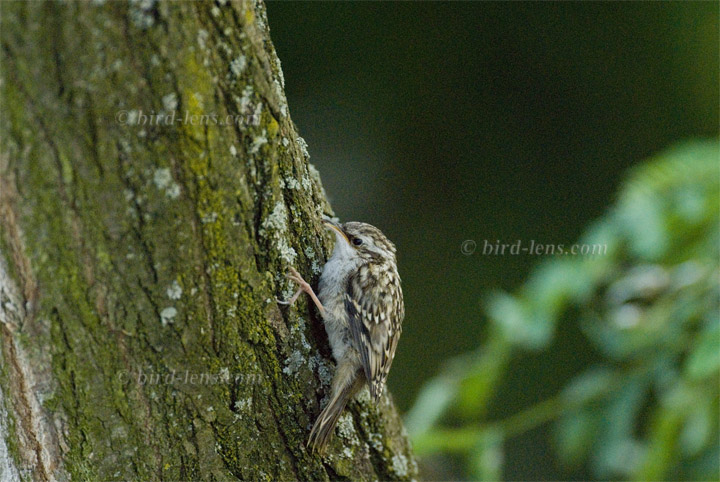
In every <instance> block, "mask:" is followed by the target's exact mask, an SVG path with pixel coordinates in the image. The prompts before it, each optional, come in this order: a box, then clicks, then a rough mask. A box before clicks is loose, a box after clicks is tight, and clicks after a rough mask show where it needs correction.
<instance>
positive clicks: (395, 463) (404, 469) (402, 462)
mask: <svg viewBox="0 0 720 482" xmlns="http://www.w3.org/2000/svg"><path fill="white" fill-rule="evenodd" d="M390 468H391V469H392V471H393V472H395V475H397V476H398V477H407V475H408V459H407V457H405V456H404V455H403V454H401V453H398V454H395V455H393V458H392V465H391V467H390Z"/></svg>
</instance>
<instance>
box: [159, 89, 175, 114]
mask: <svg viewBox="0 0 720 482" xmlns="http://www.w3.org/2000/svg"><path fill="white" fill-rule="evenodd" d="M162 104H163V109H165V111H166V112H171V111H174V110H175V109H177V106H178V98H177V94H176V93H175V92H170V93H169V94H167V95H164V96H163V98H162Z"/></svg>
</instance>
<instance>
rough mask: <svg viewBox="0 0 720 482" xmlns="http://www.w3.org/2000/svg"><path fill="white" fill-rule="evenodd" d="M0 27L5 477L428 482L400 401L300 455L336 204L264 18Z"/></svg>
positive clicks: (46, 21) (94, 15)
mask: <svg viewBox="0 0 720 482" xmlns="http://www.w3.org/2000/svg"><path fill="white" fill-rule="evenodd" d="M0 8H2V11H1V12H0V13H1V14H2V78H1V82H2V83H1V84H0V88H2V96H1V97H2V105H1V106H0V107H1V112H2V116H1V117H2V118H1V119H0V122H2V129H1V131H0V132H2V150H1V151H0V230H1V231H0V233H1V234H0V322H1V323H0V339H1V344H2V350H1V352H0V353H1V355H0V360H1V363H2V369H1V370H0V479H2V480H7V479H10V480H13V479H18V478H20V479H26V480H67V479H72V480H158V479H163V480H199V479H202V480H233V479H243V480H328V479H342V478H348V479H352V480H371V479H372V480H376V479H381V480H387V479H411V478H413V477H415V476H416V465H415V462H414V460H413V456H412V454H411V450H410V447H409V444H408V442H407V439H406V437H405V435H404V431H403V428H402V425H401V421H400V418H399V417H398V415H397V412H396V411H395V409H394V407H393V404H392V401H391V399H390V397H384V398H383V400H382V402H381V403H380V404H379V406H375V405H373V403H372V402H371V401H370V399H369V396H368V394H367V393H366V392H363V393H362V394H361V395H360V396H359V398H358V400H357V401H354V402H352V403H351V404H350V405H349V409H348V410H347V414H346V415H344V416H343V418H341V421H340V423H339V425H338V429H337V431H336V434H335V437H334V439H333V442H332V444H331V446H330V448H329V450H328V454H327V456H325V457H322V458H321V457H318V456H313V455H310V454H309V453H308V452H307V451H306V449H305V441H306V439H307V436H308V433H309V428H310V426H311V424H312V423H313V421H314V420H315V417H316V416H317V415H318V413H319V411H320V409H321V408H322V406H323V404H324V401H325V398H326V396H327V394H328V387H329V382H330V379H331V377H332V373H333V370H334V363H333V362H332V360H331V358H330V350H329V348H328V345H327V337H326V335H325V330H324V327H323V326H322V323H321V321H320V319H319V317H318V315H317V313H316V312H315V311H312V314H309V313H310V312H309V311H308V310H309V309H310V308H309V305H308V303H307V301H306V300H305V299H303V298H301V300H300V301H299V302H298V303H297V304H296V306H295V307H293V308H290V309H286V308H284V307H282V308H281V307H279V306H278V304H277V303H276V297H278V298H283V297H288V296H289V295H290V294H291V293H292V290H293V288H294V287H293V286H292V285H291V283H290V282H289V281H288V280H286V279H285V277H284V274H285V272H286V271H287V268H288V267H289V266H295V267H297V268H298V270H299V271H300V272H301V273H303V274H304V275H305V276H306V278H308V279H310V280H317V277H318V275H319V273H320V270H321V269H322V265H323V262H324V259H325V257H326V256H327V254H328V249H329V248H330V242H331V241H330V237H329V236H328V235H327V234H326V233H325V232H324V230H323V228H322V225H321V223H320V219H321V218H320V215H321V214H322V213H324V212H325V213H328V212H330V207H329V205H328V204H327V201H326V200H325V196H324V193H323V189H322V187H321V184H320V180H319V176H318V174H317V172H316V171H315V170H314V168H313V167H312V166H311V165H310V164H309V163H308V154H307V150H306V146H305V143H304V141H303V140H302V138H300V137H299V136H298V134H297V132H296V130H295V127H294V126H293V124H292V121H291V120H290V117H289V115H288V107H287V104H286V99H285V95H284V92H283V78H282V73H281V70H280V63H279V61H278V59H277V57H276V55H275V51H274V48H273V46H272V43H271V42H270V37H269V30H268V26H267V18H266V13H265V7H264V5H263V4H262V3H261V2H258V3H254V2H227V1H220V0H218V1H217V2H215V3H209V2H208V3H194V2H173V3H169V2H168V3H156V2H154V1H139V2H132V3H116V2H107V3H103V2H92V3H90V2H65V3H59V2H48V3H38V2H27V3H26V2H12V3H7V2H5V3H2V5H1V6H0ZM226 116H232V117H231V118H230V119H228V118H227V117H226ZM313 310H314V308H313Z"/></svg>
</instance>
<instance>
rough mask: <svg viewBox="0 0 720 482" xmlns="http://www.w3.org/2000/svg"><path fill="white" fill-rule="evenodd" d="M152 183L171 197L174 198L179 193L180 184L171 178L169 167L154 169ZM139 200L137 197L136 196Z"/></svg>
mask: <svg viewBox="0 0 720 482" xmlns="http://www.w3.org/2000/svg"><path fill="white" fill-rule="evenodd" d="M153 183H155V187H157V188H158V189H159V190H161V191H162V190H164V191H165V195H166V196H167V197H169V198H171V199H175V198H177V197H178V196H179V195H180V186H178V184H177V183H176V182H175V181H174V180H173V178H172V175H171V174H170V169H168V168H167V167H162V168H159V169H156V170H155V174H154V175H153ZM138 202H139V198H138Z"/></svg>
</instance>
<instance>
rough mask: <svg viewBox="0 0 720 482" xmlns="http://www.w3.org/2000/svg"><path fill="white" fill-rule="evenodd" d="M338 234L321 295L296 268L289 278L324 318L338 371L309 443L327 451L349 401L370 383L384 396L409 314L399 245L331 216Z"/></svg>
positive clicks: (368, 227) (372, 390) (366, 227)
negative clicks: (399, 258)
mask: <svg viewBox="0 0 720 482" xmlns="http://www.w3.org/2000/svg"><path fill="white" fill-rule="evenodd" d="M325 223H326V225H327V226H328V227H329V228H330V229H332V230H333V231H334V232H335V235H336V242H335V248H334V250H333V254H332V256H331V257H330V259H329V260H328V262H327V263H326V264H325V267H324V269H323V273H322V275H321V276H320V281H319V283H318V296H315V293H314V292H313V291H312V288H310V285H309V284H308V283H307V282H305V280H304V279H302V277H301V276H300V274H298V272H297V271H295V270H294V269H292V268H291V270H290V274H289V275H288V277H289V278H290V279H291V280H293V281H295V282H296V283H297V284H298V285H299V286H300V289H299V290H298V291H297V292H296V293H295V295H294V296H293V297H292V298H291V299H290V300H289V301H288V303H293V302H294V301H295V300H296V299H297V297H298V296H299V295H300V293H302V292H306V293H308V294H309V295H310V297H311V298H312V299H313V301H314V302H315V304H316V305H317V307H318V309H319V310H320V313H321V314H322V316H323V321H324V322H325V329H326V331H327V333H328V338H329V340H330V346H331V348H332V351H333V356H334V358H335V360H336V361H337V369H336V371H335V376H334V377H333V382H332V390H331V397H330V401H329V402H328V404H327V406H326V407H325V409H324V410H323V411H322V412H321V413H320V416H319V417H318V419H317V421H316V422H315V425H314V426H313V428H312V431H311V432H310V437H309V439H308V446H309V447H310V448H311V450H313V451H319V452H322V451H323V449H324V448H325V446H326V445H327V443H328V441H329V439H330V436H331V435H332V433H333V429H334V428H335V425H336V424H337V421H338V419H339V418H340V415H341V414H342V411H343V409H344V408H345V405H346V404H347V402H348V401H349V400H351V399H352V397H354V396H355V394H356V393H357V392H358V391H359V390H360V389H361V388H362V387H363V385H364V384H365V383H368V388H369V390H370V395H371V396H372V398H373V400H374V401H377V400H378V399H379V398H380V395H381V394H382V391H383V388H384V386H385V382H386V380H387V376H388V373H389V371H390V366H391V365H392V361H393V358H394V357H395V349H396V348H397V343H398V340H399V339H400V334H401V332H402V321H403V318H404V316H405V306H404V303H403V295H402V289H401V287H400V276H399V275H398V272H397V261H396V257H395V245H393V244H392V243H391V242H390V241H389V240H388V239H387V238H386V237H385V235H383V233H382V232H381V231H380V230H379V229H377V228H376V227H374V226H371V225H369V224H366V223H358V222H349V223H345V224H343V225H339V224H335V223H333V222H331V221H329V220H326V221H325Z"/></svg>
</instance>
